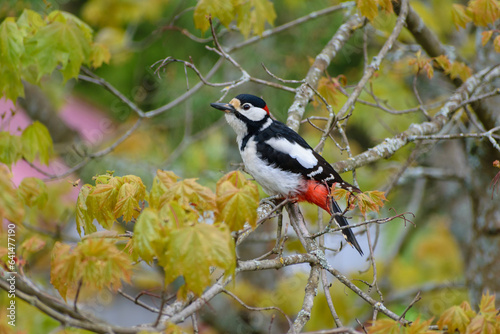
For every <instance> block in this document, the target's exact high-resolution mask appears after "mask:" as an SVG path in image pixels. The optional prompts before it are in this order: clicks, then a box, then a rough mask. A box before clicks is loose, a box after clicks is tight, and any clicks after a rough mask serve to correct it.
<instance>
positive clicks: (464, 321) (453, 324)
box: [437, 306, 471, 333]
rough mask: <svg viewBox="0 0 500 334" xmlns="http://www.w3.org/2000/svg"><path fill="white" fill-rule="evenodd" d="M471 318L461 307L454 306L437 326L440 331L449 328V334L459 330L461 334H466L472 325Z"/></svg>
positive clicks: (442, 315) (445, 312)
mask: <svg viewBox="0 0 500 334" xmlns="http://www.w3.org/2000/svg"><path fill="white" fill-rule="evenodd" d="M470 320H471V319H470V318H469V317H468V316H467V314H466V312H465V310H464V309H463V308H462V307H460V306H452V307H450V308H449V309H447V310H446V311H444V312H443V314H441V317H440V318H439V320H438V322H437V325H438V328H439V329H443V328H444V327H445V326H448V332H450V333H453V332H455V331H456V330H458V331H459V332H460V333H463V332H465V329H466V328H467V326H468V325H469V323H470Z"/></svg>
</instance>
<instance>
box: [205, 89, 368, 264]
mask: <svg viewBox="0 0 500 334" xmlns="http://www.w3.org/2000/svg"><path fill="white" fill-rule="evenodd" d="M210 105H211V106H212V107H213V108H215V109H219V110H222V111H224V112H225V118H226V121H227V122H228V123H229V125H230V126H231V127H232V128H233V129H234V131H235V132H236V142H237V143H238V147H239V150H240V154H241V158H242V159H243V163H244V164H245V169H246V171H247V172H248V173H249V174H250V175H252V176H253V178H254V179H255V180H256V181H257V182H258V183H259V184H260V185H261V186H262V188H263V189H264V191H265V192H266V193H267V194H268V195H271V196H273V195H278V196H280V197H284V198H292V199H294V200H296V201H299V202H300V201H306V202H310V203H313V204H315V205H317V206H319V207H320V208H322V209H324V210H325V211H327V212H328V213H329V214H330V215H332V214H334V215H335V217H334V218H335V220H336V222H337V223H338V225H340V226H348V225H349V223H348V222H347V219H346V218H345V217H344V216H343V215H342V210H341V209H340V207H339V205H338V204H337V202H336V201H335V200H334V199H333V197H332V196H331V195H330V191H331V188H332V186H333V185H334V184H337V185H338V186H340V187H342V188H344V189H347V190H349V191H351V192H357V193H359V192H361V190H359V189H358V188H357V187H355V186H353V185H351V184H349V183H347V182H345V181H344V180H342V178H341V177H340V175H339V174H338V173H337V172H336V171H335V169H333V167H332V166H331V165H330V164H329V163H328V162H327V161H326V160H325V159H324V158H323V157H322V156H321V155H319V154H318V153H317V152H316V151H314V150H313V149H312V148H311V146H309V144H307V142H306V141H305V140H304V138H302V137H301V136H300V135H299V134H298V133H297V132H295V131H293V130H292V129H290V128H289V127H288V126H286V125H285V124H283V123H281V122H279V121H276V120H273V119H272V118H271V116H270V114H269V109H268V107H267V105H266V102H265V101H264V100H263V99H261V98H259V97H257V96H254V95H250V94H240V95H238V96H236V97H235V98H234V99H232V100H231V101H230V102H229V103H211V104H210ZM342 233H343V235H344V237H345V239H346V240H347V242H348V243H349V244H351V245H352V246H353V247H354V248H355V249H356V250H357V251H358V252H359V253H360V254H361V255H363V250H362V249H361V247H360V246H359V244H358V242H357V240H356V237H355V236H354V233H353V232H352V231H351V229H343V230H342Z"/></svg>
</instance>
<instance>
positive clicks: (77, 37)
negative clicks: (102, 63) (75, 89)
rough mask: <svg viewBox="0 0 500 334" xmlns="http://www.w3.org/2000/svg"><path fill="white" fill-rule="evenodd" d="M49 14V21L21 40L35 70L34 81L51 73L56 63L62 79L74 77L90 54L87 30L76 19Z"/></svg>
mask: <svg viewBox="0 0 500 334" xmlns="http://www.w3.org/2000/svg"><path fill="white" fill-rule="evenodd" d="M50 18H52V20H53V21H52V22H50V24H47V25H46V26H44V27H42V28H40V29H39V30H38V31H37V32H36V33H35V34H34V35H33V36H31V37H30V38H28V40H27V42H26V43H25V45H26V53H27V54H30V55H31V57H30V59H31V60H32V63H33V64H34V65H35V66H36V67H37V70H38V75H37V81H38V80H40V78H41V77H42V76H43V75H45V74H50V73H52V72H53V71H54V70H55V69H56V67H57V66H60V71H61V73H62V74H63V77H64V80H68V79H70V78H75V77H77V76H78V73H79V72H80V67H81V66H82V64H83V63H84V62H85V61H86V60H87V59H88V57H89V54H90V43H91V41H90V40H89V38H88V32H87V31H85V30H82V29H81V25H80V24H79V22H77V21H76V20H74V19H72V18H67V16H65V15H63V14H62V13H61V12H58V11H56V12H53V13H51V14H50V15H49V17H48V19H50Z"/></svg>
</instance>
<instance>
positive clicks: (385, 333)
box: [366, 319, 401, 334]
mask: <svg viewBox="0 0 500 334" xmlns="http://www.w3.org/2000/svg"><path fill="white" fill-rule="evenodd" d="M366 329H367V330H368V334H399V333H401V324H400V323H399V322H397V321H395V320H392V319H379V320H376V321H373V322H372V324H371V326H370V327H367V328H366Z"/></svg>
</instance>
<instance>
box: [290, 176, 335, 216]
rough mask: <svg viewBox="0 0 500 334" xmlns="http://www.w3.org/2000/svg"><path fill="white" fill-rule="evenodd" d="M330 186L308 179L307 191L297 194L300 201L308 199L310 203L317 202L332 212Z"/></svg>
mask: <svg viewBox="0 0 500 334" xmlns="http://www.w3.org/2000/svg"><path fill="white" fill-rule="evenodd" d="M328 195H329V191H328V187H326V186H325V185H324V184H322V183H319V182H317V181H312V180H310V181H307V188H306V191H305V192H303V193H302V194H299V195H298V196H297V199H298V200H299V202H301V201H306V202H309V203H313V204H316V205H317V206H319V207H320V208H322V209H323V210H325V211H326V212H328V213H329V214H331V213H330V208H329V207H328Z"/></svg>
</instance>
